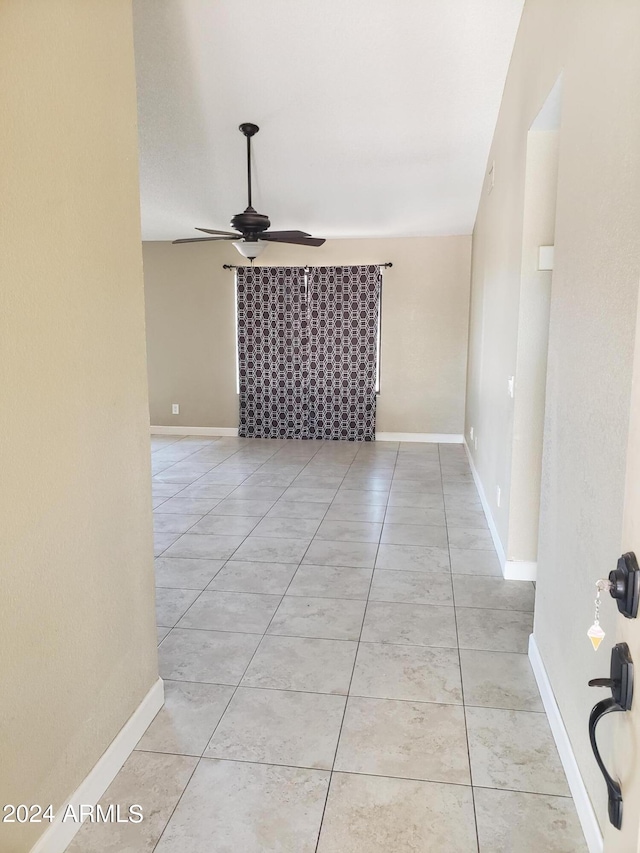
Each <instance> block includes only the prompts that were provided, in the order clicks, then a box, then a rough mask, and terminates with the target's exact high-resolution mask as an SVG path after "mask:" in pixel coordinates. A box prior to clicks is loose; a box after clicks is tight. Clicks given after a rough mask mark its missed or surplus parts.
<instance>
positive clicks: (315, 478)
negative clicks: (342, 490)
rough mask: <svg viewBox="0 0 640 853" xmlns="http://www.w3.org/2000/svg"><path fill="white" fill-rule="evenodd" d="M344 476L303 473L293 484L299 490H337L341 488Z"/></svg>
mask: <svg viewBox="0 0 640 853" xmlns="http://www.w3.org/2000/svg"><path fill="white" fill-rule="evenodd" d="M343 478H344V475H343V474H320V473H317V474H315V473H313V472H309V471H303V472H302V473H301V474H299V475H298V476H297V477H296V478H295V480H294V481H293V482H292V483H291V485H292V486H295V487H296V488H297V489H337V488H339V487H340V485H341V483H342V480H343Z"/></svg>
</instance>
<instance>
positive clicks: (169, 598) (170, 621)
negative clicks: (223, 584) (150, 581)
mask: <svg viewBox="0 0 640 853" xmlns="http://www.w3.org/2000/svg"><path fill="white" fill-rule="evenodd" d="M199 595H200V591H199V590H195V589H163V588H161V587H159V588H157V589H156V623H157V624H158V625H161V626H162V627H163V628H173V626H174V625H175V624H176V623H177V622H178V620H179V619H180V617H181V616H182V615H183V614H184V613H186V611H187V610H188V609H189V607H191V605H192V604H193V602H194V601H195V600H196V598H197V597H198V596H199Z"/></svg>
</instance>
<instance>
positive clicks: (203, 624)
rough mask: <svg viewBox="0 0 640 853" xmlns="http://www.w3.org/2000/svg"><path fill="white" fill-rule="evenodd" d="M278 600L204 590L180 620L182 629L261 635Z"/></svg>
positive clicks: (273, 596) (250, 593)
mask: <svg viewBox="0 0 640 853" xmlns="http://www.w3.org/2000/svg"><path fill="white" fill-rule="evenodd" d="M280 600H281V596H279V595H260V594H257V593H252V592H219V591H217V590H211V591H209V590H207V591H205V592H203V593H201V594H200V597H199V598H198V600H197V601H196V602H195V604H193V605H192V606H191V607H190V608H189V611H188V612H187V613H186V614H185V615H184V616H183V617H182V619H181V620H180V627H181V628H200V629H203V630H206V631H238V632H240V633H248V634H264V632H265V631H266V630H267V626H268V624H269V622H270V621H271V618H272V616H273V614H274V613H275V612H276V610H277V609H278V605H279V604H280Z"/></svg>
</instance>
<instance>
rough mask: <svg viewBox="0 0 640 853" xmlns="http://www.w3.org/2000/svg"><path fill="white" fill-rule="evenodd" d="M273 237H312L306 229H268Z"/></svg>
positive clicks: (268, 232)
mask: <svg viewBox="0 0 640 853" xmlns="http://www.w3.org/2000/svg"><path fill="white" fill-rule="evenodd" d="M267 234H268V235H269V236H271V237H311V234H308V233H307V232H306V231H267Z"/></svg>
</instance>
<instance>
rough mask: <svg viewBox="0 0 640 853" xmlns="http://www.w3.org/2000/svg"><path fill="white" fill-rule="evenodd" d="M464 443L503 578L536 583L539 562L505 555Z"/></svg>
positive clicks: (479, 480)
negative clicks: (508, 557)
mask: <svg viewBox="0 0 640 853" xmlns="http://www.w3.org/2000/svg"><path fill="white" fill-rule="evenodd" d="M463 443H464V449H465V450H466V451H467V458H468V459H469V467H470V468H471V473H472V474H473V481H474V483H475V484H476V489H477V490H478V494H479V495H480V502H481V503H482V509H483V510H484V514H485V518H486V519H487V524H488V525H489V532H490V533H491V538H492V539H493V544H494V547H495V549H496V553H497V555H498V560H499V561H500V568H501V569H502V576H503V577H504V578H505V579H506V580H512V581H534V580H535V579H536V576H537V570H538V564H537V562H534V561H532V560H507V555H506V554H505V551H504V546H503V544H502V541H501V539H500V535H499V533H498V528H497V527H496V523H495V521H494V520H493V515H492V514H491V507H490V506H489V501H488V500H487V496H486V495H485V493H484V487H483V485H482V480H481V479H480V474H478V471H477V469H476V466H475V464H474V462H473V456H472V455H471V451H470V450H469V445H468V444H467V442H466V439H463Z"/></svg>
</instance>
